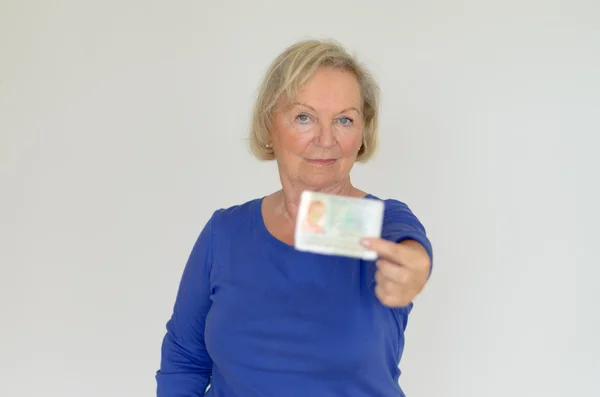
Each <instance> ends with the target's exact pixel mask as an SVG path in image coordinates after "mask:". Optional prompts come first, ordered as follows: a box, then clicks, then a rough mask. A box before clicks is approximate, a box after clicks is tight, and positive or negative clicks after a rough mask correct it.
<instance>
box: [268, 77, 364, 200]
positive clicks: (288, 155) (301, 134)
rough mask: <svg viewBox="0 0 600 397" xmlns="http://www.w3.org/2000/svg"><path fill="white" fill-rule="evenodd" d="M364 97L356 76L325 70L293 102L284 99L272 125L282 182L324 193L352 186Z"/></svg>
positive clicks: (306, 85) (309, 81) (361, 126)
mask: <svg viewBox="0 0 600 397" xmlns="http://www.w3.org/2000/svg"><path fill="white" fill-rule="evenodd" d="M363 126H364V121H363V115H362V98H361V94H360V85H359V84H358V81H357V79H356V77H355V76H354V74H352V73H351V72H347V71H343V70H340V69H334V68H330V67H321V68H319V69H317V71H316V72H315V73H314V74H313V76H312V77H311V79H309V80H308V81H307V82H306V83H305V84H304V85H303V86H301V87H300V89H299V90H298V93H297V95H296V98H294V99H293V101H288V100H283V101H282V103H280V104H279V105H278V108H277V110H276V111H275V114H274V118H273V125H272V127H273V128H272V129H271V131H272V141H273V150H274V152H275V157H276V159H277V164H278V167H279V172H280V175H281V178H282V182H284V183H285V182H291V183H296V182H299V183H300V184H301V186H304V187H307V188H310V189H314V190H322V189H325V190H326V189H327V188H328V187H333V186H335V185H337V184H343V183H345V182H347V180H348V177H349V174H350V170H351V169H352V166H353V165H354V162H355V161H356V157H357V155H358V151H359V149H360V147H361V145H362V132H363Z"/></svg>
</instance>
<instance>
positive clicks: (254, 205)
mask: <svg viewBox="0 0 600 397" xmlns="http://www.w3.org/2000/svg"><path fill="white" fill-rule="evenodd" d="M261 201H262V198H253V199H250V200H247V201H244V202H241V203H238V204H232V205H229V206H223V207H219V208H218V209H216V210H215V211H214V212H213V214H212V217H211V220H210V221H211V222H212V223H213V224H214V223H218V224H219V227H221V228H223V227H225V228H227V227H240V225H242V224H244V223H246V222H252V221H255V220H256V211H257V210H259V209H260V206H261Z"/></svg>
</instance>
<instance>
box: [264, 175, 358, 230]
mask: <svg viewBox="0 0 600 397" xmlns="http://www.w3.org/2000/svg"><path fill="white" fill-rule="evenodd" d="M305 190H309V191H312V192H319V193H327V194H335V195H338V196H350V197H364V196H365V195H366V193H365V192H363V191H361V190H359V189H357V188H355V187H354V186H352V183H351V182H350V178H349V177H348V178H346V180H344V181H342V182H341V183H338V184H334V185H330V186H327V187H325V188H315V187H311V186H306V185H300V184H295V183H290V182H288V183H286V182H285V181H283V180H282V189H281V190H280V191H278V192H276V193H275V199H276V200H275V202H276V212H277V214H278V216H283V217H285V218H287V219H288V220H290V221H292V222H295V220H296V214H297V213H298V207H299V205H300V197H301V196H302V192H303V191H305Z"/></svg>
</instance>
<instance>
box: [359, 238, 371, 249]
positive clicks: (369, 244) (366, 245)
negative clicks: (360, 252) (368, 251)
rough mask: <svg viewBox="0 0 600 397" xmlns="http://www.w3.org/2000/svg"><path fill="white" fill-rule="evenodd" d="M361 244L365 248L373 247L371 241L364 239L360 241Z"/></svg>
mask: <svg viewBox="0 0 600 397" xmlns="http://www.w3.org/2000/svg"><path fill="white" fill-rule="evenodd" d="M360 243H361V244H362V245H363V246H365V247H370V246H371V241H369V240H367V239H365V238H363V239H362V240H360Z"/></svg>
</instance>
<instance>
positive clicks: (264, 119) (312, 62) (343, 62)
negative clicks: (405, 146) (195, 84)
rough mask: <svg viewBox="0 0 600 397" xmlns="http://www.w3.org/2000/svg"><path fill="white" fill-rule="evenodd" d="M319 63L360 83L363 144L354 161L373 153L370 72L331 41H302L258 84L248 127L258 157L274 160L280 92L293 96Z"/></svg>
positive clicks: (375, 95)
mask: <svg viewBox="0 0 600 397" xmlns="http://www.w3.org/2000/svg"><path fill="white" fill-rule="evenodd" d="M321 66H328V67H333V68H339V69H341V70H345V71H348V72H351V73H353V74H354V76H356V79H357V80H358V83H359V85H360V91H361V96H362V102H363V109H362V114H363V117H364V130H363V143H362V146H361V148H360V150H359V151H358V155H357V158H356V160H357V161H359V162H366V161H367V160H369V159H370V158H371V157H372V156H373V155H374V153H375V150H376V148H377V141H378V134H379V131H378V125H379V100H380V99H379V98H380V94H379V86H378V84H377V82H376V81H375V79H374V78H373V76H372V75H371V74H370V72H369V71H368V70H367V69H366V67H365V66H363V65H362V64H361V63H359V62H358V61H357V59H356V58H355V57H354V56H352V55H350V54H349V53H348V52H347V51H346V49H345V48H344V47H343V46H342V45H340V44H339V43H337V42H335V41H332V40H304V41H300V42H297V43H295V44H293V45H291V46H289V47H288V48H286V49H285V50H284V51H283V52H282V53H281V54H280V55H279V56H278V57H277V58H275V60H274V61H273V62H272V63H271V65H270V67H269V68H268V70H267V72H266V74H265V76H264V78H263V80H262V83H261V85H260V87H259V91H258V97H257V98H256V102H255V104H254V110H253V113H252V121H251V127H250V150H251V152H252V153H253V154H254V155H255V156H256V157H257V158H258V159H260V160H273V159H275V154H274V152H273V148H272V147H271V146H270V142H271V139H270V128H271V124H272V121H273V113H274V111H275V109H276V107H277V104H278V102H279V99H280V98H281V96H282V94H285V96H286V97H287V98H294V97H295V96H296V93H297V91H298V88H299V87H300V86H301V85H303V84H304V83H305V82H306V81H307V80H309V79H310V77H311V76H312V75H313V73H314V72H315V71H316V70H317V69H318V68H319V67H321Z"/></svg>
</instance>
